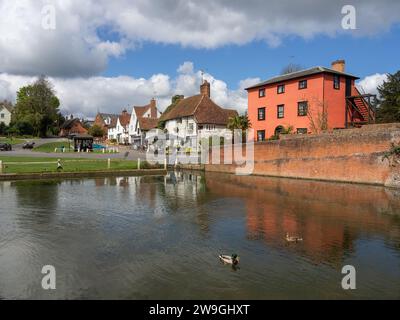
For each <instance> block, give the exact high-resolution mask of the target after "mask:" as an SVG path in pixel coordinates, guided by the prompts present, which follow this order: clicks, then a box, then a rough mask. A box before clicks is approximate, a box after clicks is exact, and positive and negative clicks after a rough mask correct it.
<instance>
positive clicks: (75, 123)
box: [59, 118, 88, 137]
mask: <svg viewBox="0 0 400 320" xmlns="http://www.w3.org/2000/svg"><path fill="white" fill-rule="evenodd" d="M60 129H61V130H60V134H59V136H60V137H68V136H70V135H80V134H87V132H88V130H87V129H86V128H85V127H84V126H83V125H82V122H81V121H80V120H79V119H78V118H75V119H69V120H66V121H65V122H64V123H63V125H62V126H61V128H60Z"/></svg>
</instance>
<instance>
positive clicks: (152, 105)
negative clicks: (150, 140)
mask: <svg viewBox="0 0 400 320" xmlns="http://www.w3.org/2000/svg"><path fill="white" fill-rule="evenodd" d="M150 116H151V117H152V118H157V101H156V99H155V98H153V99H151V100H150Z"/></svg>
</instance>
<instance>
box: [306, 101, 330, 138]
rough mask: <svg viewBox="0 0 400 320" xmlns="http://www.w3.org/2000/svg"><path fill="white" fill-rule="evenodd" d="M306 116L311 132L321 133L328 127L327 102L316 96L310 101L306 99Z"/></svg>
mask: <svg viewBox="0 0 400 320" xmlns="http://www.w3.org/2000/svg"><path fill="white" fill-rule="evenodd" d="M307 117H308V119H309V121H310V128H311V130H312V132H313V133H321V132H323V131H326V130H328V129H329V126H328V104H327V103H326V102H323V101H321V100H319V99H317V98H314V99H313V101H312V102H311V103H310V102H309V101H308V106H307Z"/></svg>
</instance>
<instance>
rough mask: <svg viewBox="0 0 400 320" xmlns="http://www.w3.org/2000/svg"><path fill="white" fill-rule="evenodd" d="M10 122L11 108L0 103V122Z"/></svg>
mask: <svg viewBox="0 0 400 320" xmlns="http://www.w3.org/2000/svg"><path fill="white" fill-rule="evenodd" d="M10 122H11V108H10V107H8V106H7V105H5V104H0V123H4V124H5V125H6V126H9V125H10Z"/></svg>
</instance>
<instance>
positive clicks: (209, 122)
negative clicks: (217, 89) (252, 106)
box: [160, 81, 238, 150]
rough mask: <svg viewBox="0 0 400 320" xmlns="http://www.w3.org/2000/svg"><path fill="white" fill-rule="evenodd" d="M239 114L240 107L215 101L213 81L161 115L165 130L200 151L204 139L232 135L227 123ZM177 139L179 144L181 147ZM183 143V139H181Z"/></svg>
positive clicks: (203, 85) (205, 83)
mask: <svg viewBox="0 0 400 320" xmlns="http://www.w3.org/2000/svg"><path fill="white" fill-rule="evenodd" d="M236 115H238V113H237V111H236V110H232V109H224V108H222V107H220V106H219V105H217V104H216V103H215V102H214V101H212V100H211V89H210V84H209V83H208V82H207V81H204V83H203V84H202V85H201V86H200V94H199V95H195V96H192V97H189V98H186V99H185V98H183V97H182V99H180V100H178V102H176V103H175V105H171V106H170V107H169V108H168V109H167V110H166V112H165V113H164V114H163V115H162V116H161V118H160V120H161V121H164V122H165V132H166V133H167V134H169V135H171V136H173V137H178V138H179V139H180V140H181V141H184V143H185V146H186V147H190V148H191V149H192V150H196V149H197V148H198V147H199V142H200V139H202V138H208V137H210V136H214V135H217V136H225V135H227V134H230V131H229V130H228V129H227V124H228V121H229V118H230V117H234V116H236ZM177 143H179V142H178V141H175V146H178V145H177ZM180 143H182V142H180Z"/></svg>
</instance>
